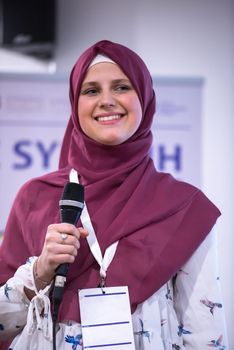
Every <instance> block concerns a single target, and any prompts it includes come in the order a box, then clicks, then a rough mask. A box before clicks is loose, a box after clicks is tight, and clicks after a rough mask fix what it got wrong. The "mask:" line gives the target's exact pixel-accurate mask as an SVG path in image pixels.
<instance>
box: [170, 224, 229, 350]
mask: <svg viewBox="0 0 234 350" xmlns="http://www.w3.org/2000/svg"><path fill="white" fill-rule="evenodd" d="M216 253H217V249H216V236H215V232H214V229H213V230H212V231H211V232H210V234H209V235H208V236H207V238H206V239H205V240H204V242H203V243H202V244H201V245H200V247H199V248H198V249H197V250H196V251H195V253H194V254H193V255H192V257H191V258H190V259H189V261H188V262H187V263H186V264H185V265H184V266H183V267H182V269H181V270H180V271H179V272H178V274H177V276H176V279H175V284H174V303H175V304H174V306H175V310H176V313H177V317H178V320H179V329H178V335H179V336H181V337H183V343H184V346H185V348H186V350H194V349H206V348H209V347H211V348H212V347H213V348H218V349H225V350H228V344H227V336H226V328H225V319H224V308H223V302H222V298H221V292H220V278H219V275H218V269H217V254H216Z"/></svg>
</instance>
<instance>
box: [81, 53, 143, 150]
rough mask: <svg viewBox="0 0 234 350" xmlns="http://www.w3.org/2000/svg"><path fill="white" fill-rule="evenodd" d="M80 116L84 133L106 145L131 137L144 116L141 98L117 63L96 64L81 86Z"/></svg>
mask: <svg viewBox="0 0 234 350" xmlns="http://www.w3.org/2000/svg"><path fill="white" fill-rule="evenodd" d="M78 119H79V123H80V126H81V129H82V130H83V132H84V133H85V134H86V135H87V136H89V137H90V138H91V139H93V140H95V141H97V142H100V143H102V144H105V145H112V146H114V145H118V144H121V143H123V142H124V141H126V140H127V139H129V138H130V137H131V136H132V135H133V134H134V133H135V131H136V130H137V129H138V127H139V125H140V122H141V119H142V109H141V105H140V101H139V98H138V96H137V93H136V91H135V89H134V88H133V86H132V84H131V82H130V81H129V79H128V77H127V76H126V75H125V74H124V73H123V71H122V70H121V69H120V68H119V66H117V65H116V64H113V63H109V62H106V61H105V58H103V62H100V61H99V62H98V63H95V64H92V65H91V67H90V68H89V69H88V72H87V74H86V77H85V79H84V81H83V84H82V86H81V93H80V97H79V101H78Z"/></svg>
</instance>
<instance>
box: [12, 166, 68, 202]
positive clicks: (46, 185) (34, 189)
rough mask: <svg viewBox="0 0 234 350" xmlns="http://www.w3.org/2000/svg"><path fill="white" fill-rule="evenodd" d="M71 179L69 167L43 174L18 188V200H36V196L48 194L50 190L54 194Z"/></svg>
mask: <svg viewBox="0 0 234 350" xmlns="http://www.w3.org/2000/svg"><path fill="white" fill-rule="evenodd" d="M68 180H69V169H68V168H63V169H59V170H56V171H53V172H50V173H47V174H43V175H40V176H37V177H34V178H31V179H29V180H28V181H26V182H25V183H24V184H23V185H22V186H21V187H20V189H19V190H18V193H17V195H16V201H24V200H25V199H27V201H35V198H37V199H38V197H43V196H48V191H49V193H51V195H53V193H54V192H56V191H58V189H59V190H60V189H62V188H63V186H64V184H65V183H66V182H67V181H68Z"/></svg>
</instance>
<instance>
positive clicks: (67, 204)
mask: <svg viewBox="0 0 234 350" xmlns="http://www.w3.org/2000/svg"><path fill="white" fill-rule="evenodd" d="M59 207H60V219H61V222H67V223H70V224H73V225H76V224H77V222H78V220H79V218H80V215H81V212H82V209H83V208H84V186H82V185H80V184H77V183H75V182H68V183H67V184H66V185H65V187H64V190H63V194H62V197H61V199H60V201H59Z"/></svg>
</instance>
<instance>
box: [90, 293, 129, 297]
mask: <svg viewBox="0 0 234 350" xmlns="http://www.w3.org/2000/svg"><path fill="white" fill-rule="evenodd" d="M121 294H127V293H126V292H119V293H100V294H86V295H84V297H85V298H93V297H106V296H109V295H121Z"/></svg>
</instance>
